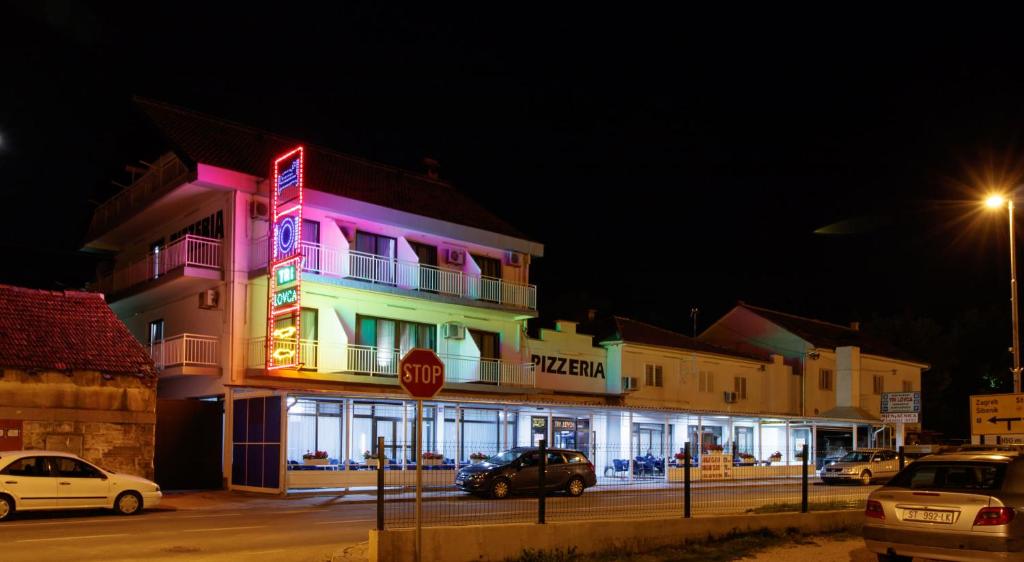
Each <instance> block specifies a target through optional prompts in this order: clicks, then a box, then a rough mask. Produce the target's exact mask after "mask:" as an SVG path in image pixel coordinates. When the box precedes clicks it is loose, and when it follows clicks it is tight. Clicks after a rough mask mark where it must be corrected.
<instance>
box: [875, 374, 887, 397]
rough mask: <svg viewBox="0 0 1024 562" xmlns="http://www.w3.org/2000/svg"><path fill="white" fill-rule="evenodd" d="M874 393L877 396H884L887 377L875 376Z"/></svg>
mask: <svg viewBox="0 0 1024 562" xmlns="http://www.w3.org/2000/svg"><path fill="white" fill-rule="evenodd" d="M873 389H874V392H875V394H882V393H883V392H885V376H883V375H875V376H874V387H873Z"/></svg>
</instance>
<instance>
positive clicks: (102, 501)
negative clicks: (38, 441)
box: [50, 457, 110, 508]
mask: <svg viewBox="0 0 1024 562" xmlns="http://www.w3.org/2000/svg"><path fill="white" fill-rule="evenodd" d="M50 463H51V465H52V466H53V467H54V469H55V472H56V474H57V506H58V507H61V508H65V507H106V506H107V504H108V501H109V500H108V497H109V495H110V479H109V478H107V476H106V475H105V474H103V473H102V472H100V471H99V469H97V468H96V467H94V466H92V465H91V464H88V463H85V462H82V461H80V460H78V459H72V458H69V457H50Z"/></svg>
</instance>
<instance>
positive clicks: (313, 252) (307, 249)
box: [302, 219, 320, 273]
mask: <svg viewBox="0 0 1024 562" xmlns="http://www.w3.org/2000/svg"><path fill="white" fill-rule="evenodd" d="M302 246H303V248H302V253H303V257H302V267H303V268H304V269H305V270H306V271H309V272H311V273H320V222H319V221H314V220H309V219H302Z"/></svg>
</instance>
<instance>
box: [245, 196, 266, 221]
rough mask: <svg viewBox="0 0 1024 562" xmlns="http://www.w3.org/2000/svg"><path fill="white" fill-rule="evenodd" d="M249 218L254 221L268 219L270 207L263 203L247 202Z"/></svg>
mask: <svg viewBox="0 0 1024 562" xmlns="http://www.w3.org/2000/svg"><path fill="white" fill-rule="evenodd" d="M249 216H250V217H251V218H254V219H263V220H269V219H270V206H269V205H267V204H266V203H264V202H263V201H257V200H255V199H253V200H252V201H249Z"/></svg>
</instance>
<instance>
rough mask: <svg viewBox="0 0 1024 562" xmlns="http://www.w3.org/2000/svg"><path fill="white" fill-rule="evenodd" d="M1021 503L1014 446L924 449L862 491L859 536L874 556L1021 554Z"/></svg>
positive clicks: (1023, 463) (1023, 467)
mask: <svg viewBox="0 0 1024 562" xmlns="http://www.w3.org/2000/svg"><path fill="white" fill-rule="evenodd" d="M1022 506H1024V458H1022V457H1020V456H1019V453H1018V452H1016V451H1004V452H954V453H945V454H938V455H930V456H927V457H923V458H921V459H919V460H917V461H915V462H914V463H913V464H911V465H908V466H907V467H906V468H904V469H903V470H902V471H900V473H899V474H898V475H897V476H896V477H895V478H893V479H892V480H890V481H889V482H888V483H887V484H886V485H885V486H883V487H881V488H879V489H877V490H875V491H873V492H872V493H871V494H870V495H869V496H868V500H867V505H866V507H865V510H864V515H865V517H864V527H863V534H864V541H865V543H866V545H867V547H868V550H870V551H872V552H874V553H875V554H877V555H878V560H879V561H891V562H897V561H900V562H910V560H911V558H912V557H921V558H928V559H934V560H967V561H970V560H978V561H981V560H1024V515H1021V516H1018V512H1021V510H1022Z"/></svg>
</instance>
